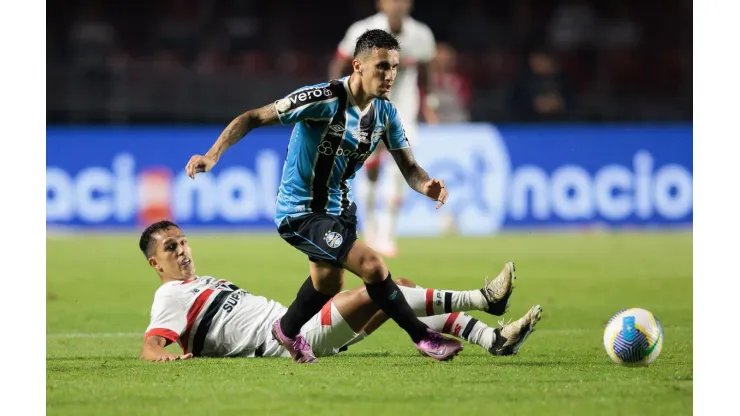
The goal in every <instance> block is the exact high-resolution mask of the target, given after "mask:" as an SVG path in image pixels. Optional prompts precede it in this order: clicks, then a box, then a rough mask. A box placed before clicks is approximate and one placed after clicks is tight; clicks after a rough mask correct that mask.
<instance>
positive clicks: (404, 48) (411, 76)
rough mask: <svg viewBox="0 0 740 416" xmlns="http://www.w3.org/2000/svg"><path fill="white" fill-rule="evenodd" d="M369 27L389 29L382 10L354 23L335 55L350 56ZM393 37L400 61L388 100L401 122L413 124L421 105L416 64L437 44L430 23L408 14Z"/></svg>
mask: <svg viewBox="0 0 740 416" xmlns="http://www.w3.org/2000/svg"><path fill="white" fill-rule="evenodd" d="M371 29H383V30H386V31H390V27H389V26H388V17H387V16H386V15H385V14H383V13H377V14H375V15H373V16H370V17H368V18H366V19H362V20H359V21H357V22H355V23H353V24H352V25H351V26H350V27H349V29H347V33H346V34H345V35H344V39H342V41H341V42H340V43H339V47H338V49H337V54H339V56H342V57H344V58H351V57H352V56H353V55H354V52H355V44H356V43H357V38H359V37H360V35H362V34H363V33H364V32H365V31H367V30H371ZM396 38H397V39H398V43H399V44H400V46H401V50H400V51H399V57H400V59H401V63H400V65H399V69H398V72H397V74H396V80H395V81H394V83H393V88H392V89H391V93H390V100H391V102H392V103H393V104H394V105H395V106H396V108H397V109H398V113H399V115H400V116H401V120H402V121H403V123H404V124H410V123H416V122H417V119H418V115H419V105H420V104H419V103H420V96H419V87H418V82H419V81H418V79H419V71H418V65H419V64H420V63H428V62H430V61H431V60H432V59H434V56H435V55H436V53H437V46H436V42H435V40H434V34H433V33H432V30H431V29H430V28H429V26H427V25H426V24H424V23H422V22H420V21H418V20H416V19H414V18H413V17H411V16H408V17H406V18H405V19H404V21H403V26H402V29H401V33H398V34H396Z"/></svg>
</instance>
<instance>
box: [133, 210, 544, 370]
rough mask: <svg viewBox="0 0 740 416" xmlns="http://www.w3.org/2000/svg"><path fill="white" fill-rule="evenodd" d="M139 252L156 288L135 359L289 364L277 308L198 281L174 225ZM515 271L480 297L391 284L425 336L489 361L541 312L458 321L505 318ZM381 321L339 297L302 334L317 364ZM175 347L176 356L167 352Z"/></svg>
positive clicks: (520, 337) (373, 310)
mask: <svg viewBox="0 0 740 416" xmlns="http://www.w3.org/2000/svg"><path fill="white" fill-rule="evenodd" d="M139 248H140V249H141V251H142V253H144V255H145V256H146V258H147V261H148V262H149V265H150V266H151V267H152V268H153V269H154V270H155V271H156V272H157V274H158V275H159V278H160V280H161V282H162V285H161V286H160V287H159V289H157V291H156V293H155V295H154V301H153V303H152V311H151V321H150V323H149V326H148V328H147V330H146V333H145V340H144V345H143V347H142V350H141V358H142V359H145V360H149V361H171V360H178V359H189V358H192V357H290V353H289V352H288V351H287V350H286V349H284V348H283V347H282V346H281V345H280V343H279V342H277V340H275V339H274V338H272V336H271V326H272V323H273V322H274V321H275V320H276V319H278V318H279V317H280V316H281V315H283V314H284V313H285V312H286V308H285V307H284V306H283V305H281V304H280V303H278V302H276V301H274V300H271V299H268V298H265V297H263V296H258V295H254V294H251V293H249V292H247V291H246V290H243V289H241V288H239V287H238V286H236V285H235V284H234V283H232V282H230V281H227V280H219V279H216V278H214V277H211V276H199V275H197V274H196V271H195V262H194V260H193V252H192V249H191V248H190V245H189V244H188V240H187V237H186V236H185V235H184V234H183V232H182V230H181V229H180V228H179V227H178V226H177V225H176V224H174V223H172V222H169V221H160V222H158V223H155V224H152V225H150V226H149V227H147V229H146V230H144V232H143V233H142V235H141V238H140V240H139ZM514 278H515V276H514V265H513V263H507V264H506V265H505V266H504V269H503V270H502V271H501V273H500V274H499V275H498V277H496V279H494V280H493V281H491V282H490V283H488V282H486V284H485V286H484V287H483V288H481V289H474V290H467V291H447V290H438V289H425V288H422V287H419V286H416V285H415V284H414V283H412V282H410V281H408V280H405V279H397V281H396V282H397V284H398V285H399V290H400V291H401V292H402V293H403V294H404V295H405V296H406V298H407V299H408V300H409V304H410V306H411V308H412V309H413V311H414V313H415V314H416V315H418V316H419V317H420V319H421V320H422V321H423V322H425V323H426V324H427V325H428V326H429V327H430V328H434V329H435V330H437V331H440V332H443V333H446V334H450V335H452V336H455V337H459V338H462V339H464V340H467V341H468V342H470V343H472V344H476V345H479V346H481V347H483V348H484V349H486V350H487V351H488V352H489V353H491V354H492V355H514V354H516V353H517V352H518V351H519V349H520V348H521V346H522V344H523V343H524V341H525V340H526V339H527V337H528V336H529V335H530V334H531V333H532V332H533V331H534V327H535V325H536V324H537V322H538V320H539V319H540V314H541V308H540V307H539V306H534V307H533V308H532V309H530V311H529V312H527V314H525V315H524V316H523V317H522V318H520V319H519V320H517V321H515V322H513V323H509V324H507V325H503V324H502V325H503V326H502V327H501V328H492V327H489V326H488V325H486V324H484V323H483V322H480V321H479V320H477V319H475V318H473V317H471V316H470V315H468V314H466V313H464V311H470V310H482V311H486V312H487V313H489V314H491V315H497V316H500V315H503V314H504V313H505V312H506V308H507V307H508V303H509V296H510V295H511V288H512V282H513V279H514ZM386 320H387V316H386V315H385V314H384V313H383V312H382V311H379V310H378V307H377V306H376V305H375V303H373V301H372V300H371V299H370V297H369V295H368V292H367V290H366V289H365V287H363V286H360V287H358V288H354V289H351V290H347V291H344V292H340V293H339V294H337V295H336V296H334V297H333V298H332V299H330V300H329V301H328V302H326V303H325V304H324V305H323V306H322V308H321V310H320V311H319V312H318V313H317V314H315V315H314V316H313V317H312V318H311V319H309V321H308V322H306V323H305V324H304V325H303V326H302V327H301V330H300V332H301V334H302V335H303V337H304V338H305V339H307V340H308V341H309V342H311V343H312V346H313V348H314V352H315V353H316V355H317V356H320V357H321V356H329V355H334V354H337V353H339V352H341V351H343V350H345V349H346V348H347V347H348V346H349V345H352V344H354V343H357V342H359V341H362V340H363V339H364V338H365V337H366V336H368V335H369V334H371V333H372V332H373V331H374V330H375V329H377V328H378V327H379V326H380V325H381V324H382V323H383V322H385V321H386ZM171 343H178V344H179V345H180V347H182V349H183V353H182V354H174V353H170V352H169V351H167V350H165V347H166V346H167V345H168V344H171Z"/></svg>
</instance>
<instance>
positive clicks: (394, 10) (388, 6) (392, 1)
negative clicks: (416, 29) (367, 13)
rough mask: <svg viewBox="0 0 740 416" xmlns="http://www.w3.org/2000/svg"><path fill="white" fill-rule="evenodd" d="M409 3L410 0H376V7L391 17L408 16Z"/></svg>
mask: <svg viewBox="0 0 740 416" xmlns="http://www.w3.org/2000/svg"><path fill="white" fill-rule="evenodd" d="M411 5H412V1H411V0H378V9H380V11H381V12H383V13H384V14H386V15H387V16H389V17H391V18H401V17H406V16H408V15H409V13H411Z"/></svg>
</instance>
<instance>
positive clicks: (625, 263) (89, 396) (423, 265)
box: [46, 230, 693, 416]
mask: <svg viewBox="0 0 740 416" xmlns="http://www.w3.org/2000/svg"><path fill="white" fill-rule="evenodd" d="M186 231H187V230H186ZM137 243H138V236H137V235H133V234H132V235H118V236H84V237H74V238H62V237H50V238H49V239H47V269H46V270H47V301H46V307H47V308H46V321H47V326H46V332H47V340H46V365H47V376H46V400H47V401H46V408H47V412H48V414H49V415H76V416H79V415H127V416H128V415H158V416H165V415H176V416H182V415H191V414H192V415H212V414H213V415H227V414H245V415H248V414H255V415H275V414H280V415H283V414H286V415H287V414H296V415H297V414H301V415H302V414H311V415H324V414H326V415H330V414H331V415H348V414H357V415H381V414H386V413H388V414H405V415H422V414H423V415H432V414H434V415H437V414H439V415H456V414H459V415H484V414H500V415H509V414H511V415H559V414H563V415H574V414H584V415H596V414H598V415H637V414H650V415H651V416H655V415H686V414H691V412H692V405H693V401H692V393H693V360H692V351H693V344H692V338H693V322H692V315H693V305H692V235H691V233H690V232H672V233H621V234H512V235H501V236H496V237H490V238H467V239H464V238H439V239H403V240H402V241H401V243H400V249H401V256H400V257H399V258H397V259H393V260H389V261H388V264H389V266H390V269H391V271H392V273H393V276H394V277H406V278H409V279H411V280H414V281H416V282H417V283H419V284H420V285H423V286H426V287H437V288H446V289H470V288H478V287H481V285H482V284H483V279H484V277H485V276H486V275H490V276H492V277H494V276H495V275H496V274H497V273H498V272H499V270H500V269H501V267H502V266H503V264H504V263H505V262H506V261H508V260H514V261H515V262H516V265H517V277H518V279H517V281H516V290H515V291H514V294H513V296H512V306H511V309H510V312H509V314H508V315H507V317H512V318H517V317H519V316H520V315H521V314H523V313H524V312H525V311H526V310H527V309H528V308H529V307H530V306H532V305H534V304H540V305H542V307H543V308H544V314H543V318H542V321H540V323H539V325H538V330H537V331H535V333H534V334H532V336H531V337H530V338H529V340H528V341H527V343H526V344H524V347H523V348H522V350H521V351H520V353H519V355H517V356H514V357H492V356H490V355H487V354H486V353H485V352H484V351H483V350H482V349H480V348H479V347H477V346H474V345H470V344H466V346H465V350H464V351H463V352H462V353H461V355H460V356H458V357H457V358H456V359H455V360H453V361H451V362H446V363H440V362H434V361H432V360H430V359H428V358H424V357H421V356H419V355H418V354H417V353H416V352H415V350H414V349H413V347H412V345H411V343H410V340H409V339H408V338H407V337H406V335H405V334H404V333H403V332H402V331H401V330H400V329H399V328H398V327H396V326H395V324H393V323H392V322H389V323H388V324H386V326H385V327H383V328H381V329H380V330H379V331H378V332H377V333H375V334H373V335H372V336H370V337H369V338H368V339H367V340H365V341H363V342H362V343H360V344H357V345H355V346H353V347H351V348H350V349H349V351H347V352H345V353H343V354H341V355H339V356H335V357H329V358H323V359H321V361H320V363H319V364H318V365H312V366H307V365H304V366H299V365H295V364H293V363H291V362H290V361H289V360H286V359H195V360H191V361H183V362H170V363H146V362H142V361H140V360H139V359H138V353H139V348H140V346H141V342H142V334H143V331H144V330H145V328H146V326H147V325H148V322H149V311H150V306H151V300H152V296H153V294H154V291H155V290H156V288H157V286H158V278H157V276H156V274H155V273H154V272H153V271H152V270H151V269H149V268H148V265H147V264H146V261H145V260H144V257H143V256H142V255H141V253H140V252H138V248H137ZM190 243H191V245H192V247H193V250H194V260H195V262H196V267H197V270H198V271H199V272H200V273H201V274H209V275H213V276H216V277H218V278H223V279H229V280H232V281H234V282H236V283H237V284H238V285H240V286H241V287H243V288H245V289H247V290H249V291H251V292H253V293H256V294H260V295H265V296H268V297H273V298H275V299H277V300H278V301H280V302H282V303H283V304H285V305H287V304H289V303H290V301H292V299H293V296H294V295H295V293H296V291H297V289H298V287H299V285H300V284H301V282H302V281H303V280H304V279H305V278H306V276H307V274H308V264H307V262H306V260H305V258H304V257H303V255H301V254H300V253H299V252H298V251H296V250H295V249H293V248H291V247H290V246H288V245H287V244H286V243H285V242H283V241H282V240H281V239H280V238H279V237H278V236H277V235H274V234H268V235H235V234H232V235H214V234H203V235H199V234H193V235H191V238H190ZM359 284H360V282H359V279H356V278H355V277H354V276H352V275H347V276H346V286H347V287H354V286H357V285H359ZM625 307H642V308H645V309H648V310H650V311H652V312H653V313H654V314H655V315H656V316H657V317H658V318H659V319H660V321H661V323H662V324H663V327H664V330H665V344H664V346H663V352H662V354H661V356H660V357H659V358H658V360H657V361H656V362H655V363H654V364H653V365H652V366H650V367H647V368H625V367H619V366H617V365H615V364H612V362H611V361H610V360H609V358H608V356H607V355H606V353H605V352H604V348H603V346H602V331H603V328H604V324H605V322H606V321H607V319H608V318H609V317H611V315H612V314H613V313H615V312H617V311H618V310H620V309H622V308H625ZM473 315H474V316H476V317H477V318H479V319H481V320H483V321H485V322H486V323H488V324H489V325H495V324H496V320H495V319H494V318H495V317H492V316H489V315H485V314H483V313H473ZM169 348H171V349H172V350H176V346H171V347H169Z"/></svg>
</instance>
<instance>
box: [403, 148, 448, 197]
mask: <svg viewBox="0 0 740 416" xmlns="http://www.w3.org/2000/svg"><path fill="white" fill-rule="evenodd" d="M390 153H391V155H393V160H395V161H396V165H398V168H399V169H400V170H401V173H402V174H403V177H404V179H406V183H407V184H409V186H410V187H411V189H413V190H415V191H416V192H419V193H420V194H423V195H426V196H428V197H429V198H430V199H431V200H432V201H437V209H439V208H441V207H442V205H444V203H445V202H447V189H446V188H445V181H443V180H437V179H433V178H430V177H429V175H428V174H427V172H426V171H425V170H424V169H422V168H421V166H419V164H418V163H416V159H415V158H414V154H413V153H412V152H411V148H410V147H405V148H402V149H397V150H391V151H390Z"/></svg>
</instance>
